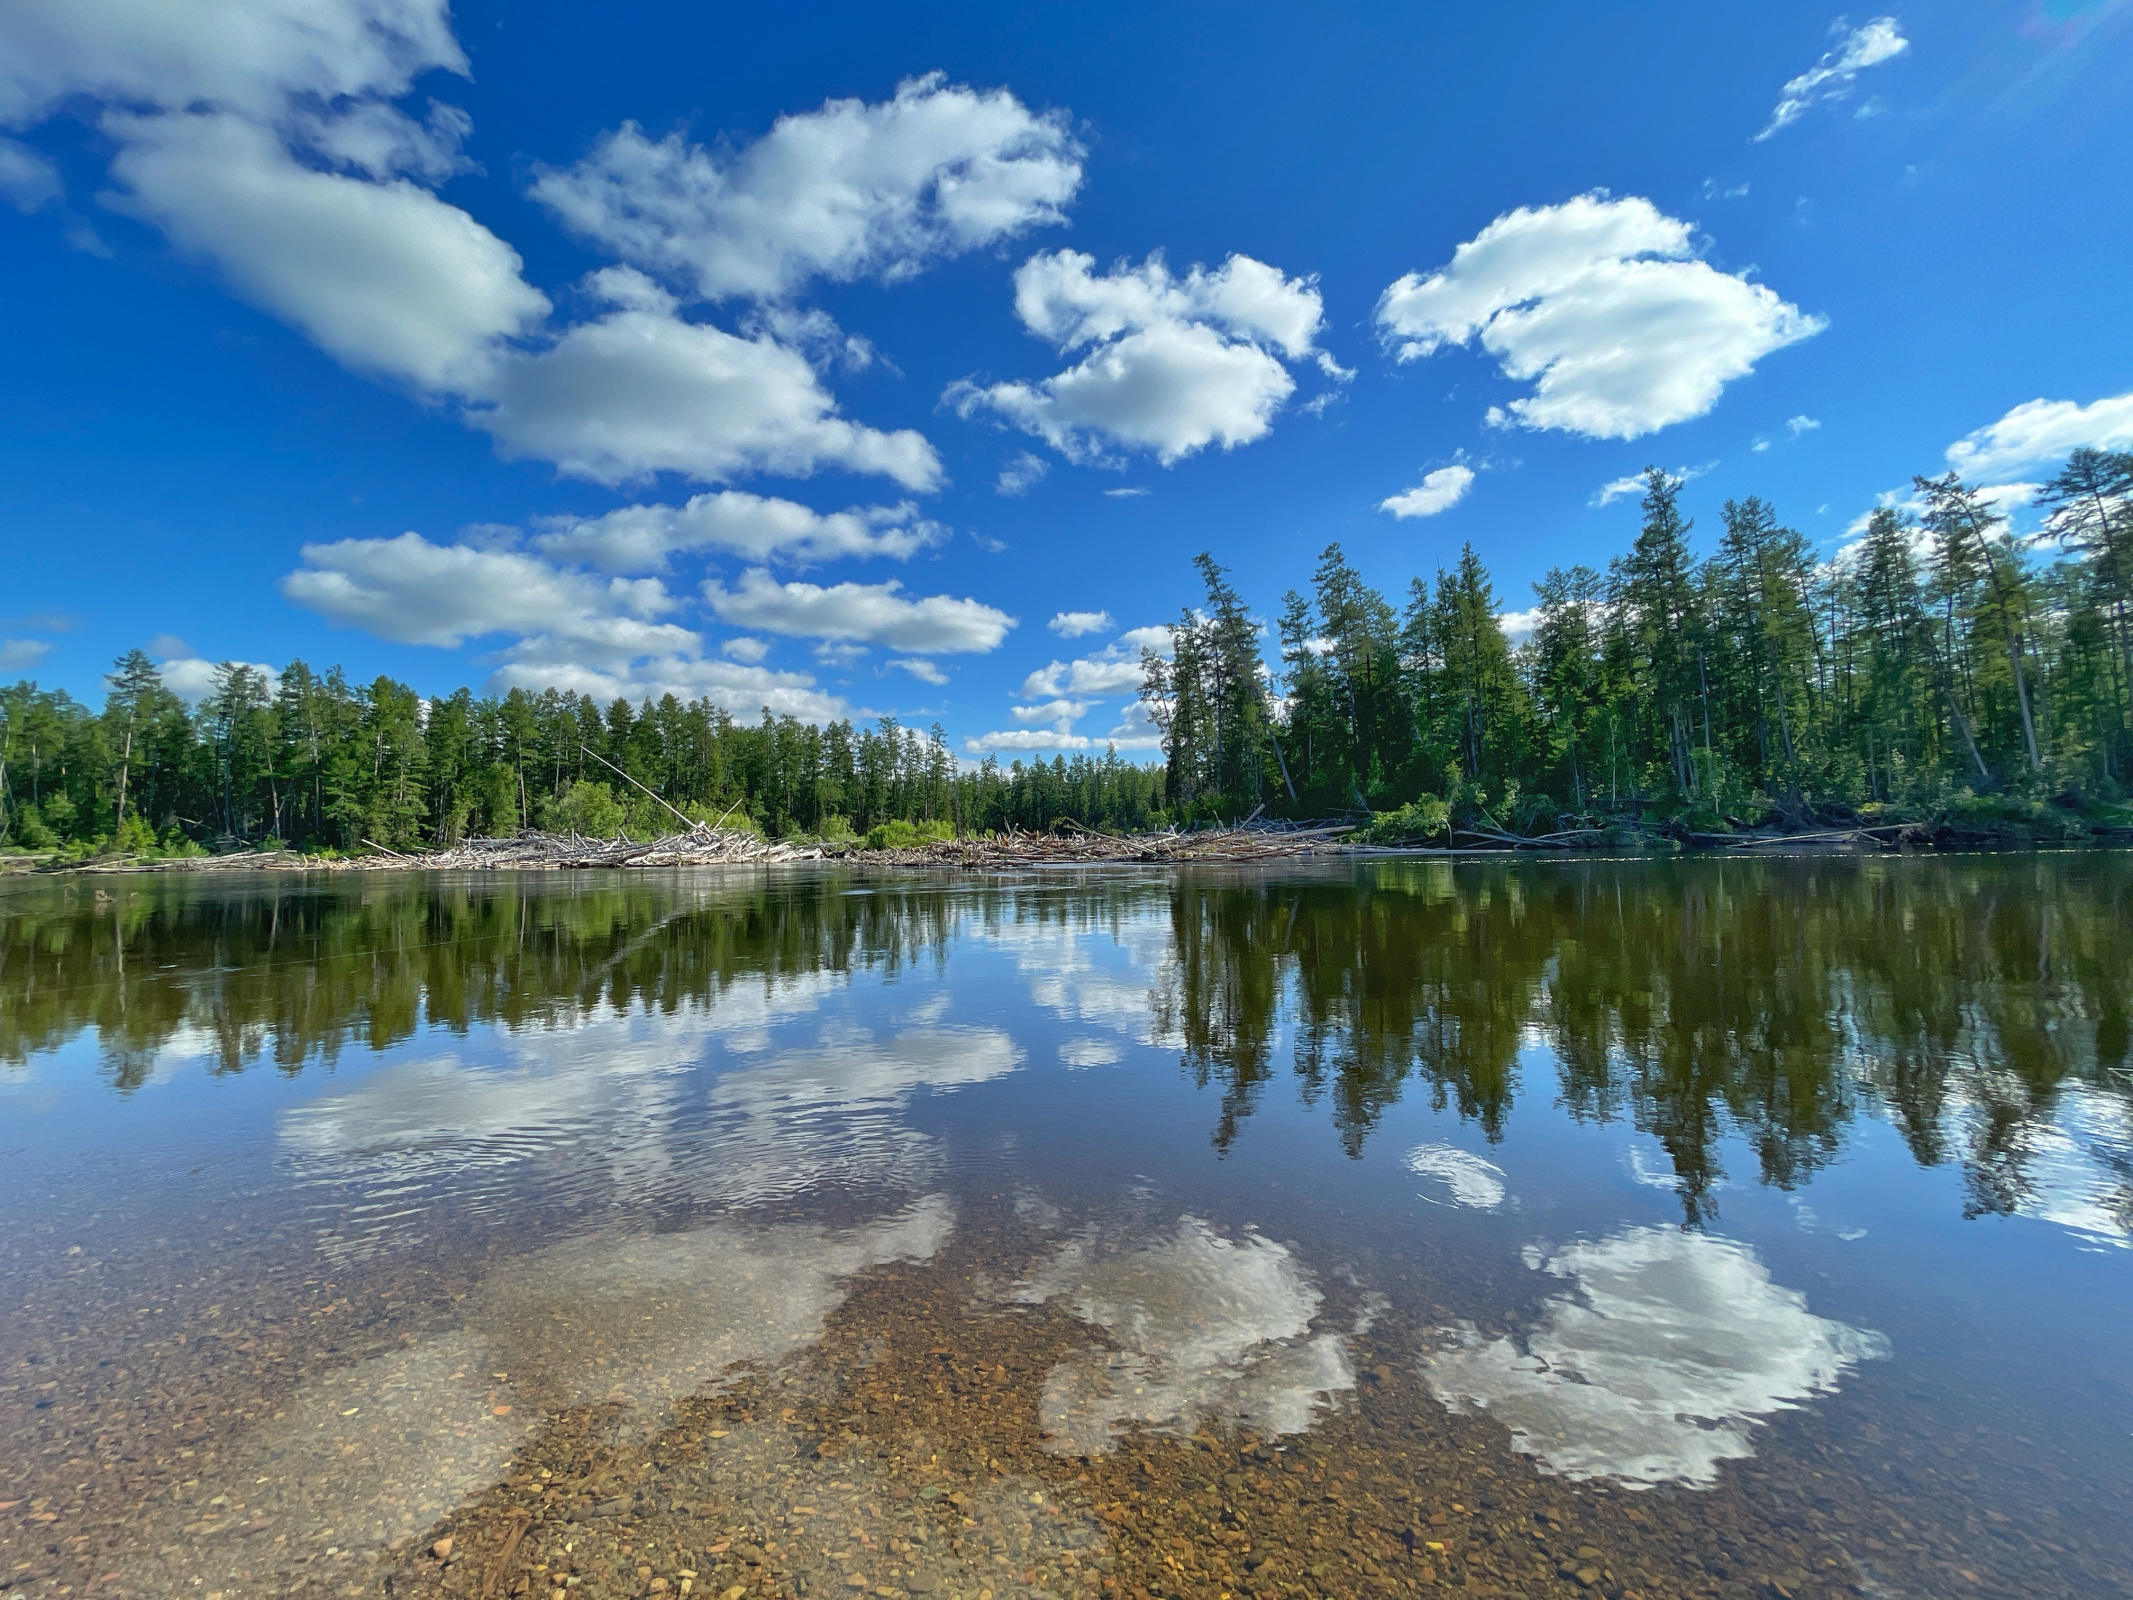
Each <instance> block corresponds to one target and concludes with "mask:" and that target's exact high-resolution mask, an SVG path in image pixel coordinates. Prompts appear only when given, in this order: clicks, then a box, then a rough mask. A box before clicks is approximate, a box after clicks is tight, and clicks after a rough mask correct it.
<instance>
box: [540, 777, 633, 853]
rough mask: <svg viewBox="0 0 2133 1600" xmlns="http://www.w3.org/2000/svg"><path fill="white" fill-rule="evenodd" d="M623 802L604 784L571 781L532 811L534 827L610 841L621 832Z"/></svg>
mask: <svg viewBox="0 0 2133 1600" xmlns="http://www.w3.org/2000/svg"><path fill="white" fill-rule="evenodd" d="M623 820H624V817H623V811H622V803H621V802H620V801H618V800H617V799H616V798H615V796H614V793H613V791H611V790H610V789H609V788H608V787H607V785H606V784H604V783H589V782H581V781H572V782H570V783H566V784H565V785H563V792H562V793H561V794H559V795H558V796H556V798H555V799H553V800H543V801H542V802H541V803H540V804H539V805H538V806H536V807H535V808H534V818H533V821H534V826H536V827H538V828H541V829H543V830H545V831H547V832H549V833H576V834H583V835H584V836H585V837H586V838H588V839H612V838H614V837H615V836H616V835H617V834H619V833H621V832H622V824H623Z"/></svg>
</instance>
